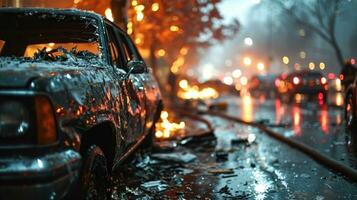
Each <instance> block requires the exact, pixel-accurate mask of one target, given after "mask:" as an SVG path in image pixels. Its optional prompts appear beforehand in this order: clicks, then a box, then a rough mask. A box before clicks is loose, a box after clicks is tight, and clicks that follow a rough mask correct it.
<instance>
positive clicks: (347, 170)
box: [197, 110, 357, 182]
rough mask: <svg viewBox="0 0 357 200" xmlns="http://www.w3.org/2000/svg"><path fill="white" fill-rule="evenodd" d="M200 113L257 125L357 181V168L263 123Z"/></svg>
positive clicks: (206, 112)
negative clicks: (285, 135)
mask: <svg viewBox="0 0 357 200" xmlns="http://www.w3.org/2000/svg"><path fill="white" fill-rule="evenodd" d="M197 113H198V114H205V115H211V116H217V117H220V118H223V119H227V120H230V121H233V122H237V123H242V124H246V125H250V126H253V127H256V128H258V129H260V130H261V131H263V132H265V133H266V134H267V135H268V136H270V137H272V138H274V139H276V140H278V141H280V142H282V143H285V144H287V145H289V146H291V147H293V148H295V149H297V150H299V151H300V152H303V153H304V154H306V155H307V156H309V157H310V158H312V159H313V160H315V161H316V162H318V163H320V164H321V165H324V166H326V167H327V168H330V169H332V170H334V171H335V172H337V173H340V174H342V175H343V176H345V177H346V178H347V179H348V180H351V181H354V182H357V170H355V169H353V168H351V167H349V166H347V165H344V164H343V163H341V162H339V161H336V160H334V159H332V158H330V157H328V156H326V155H324V154H322V153H320V152H318V151H316V150H315V149H313V148H311V147H309V146H307V145H305V144H302V143H300V142H297V141H295V140H293V139H290V138H287V137H284V136H283V135H281V134H279V133H277V132H275V131H273V130H271V129H269V128H267V127H266V126H265V125H263V124H261V123H256V122H247V121H244V120H242V119H240V118H237V117H232V116H229V115H227V114H224V113H222V112H217V111H201V110H198V111H197Z"/></svg>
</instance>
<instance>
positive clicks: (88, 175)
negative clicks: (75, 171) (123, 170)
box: [81, 145, 108, 199]
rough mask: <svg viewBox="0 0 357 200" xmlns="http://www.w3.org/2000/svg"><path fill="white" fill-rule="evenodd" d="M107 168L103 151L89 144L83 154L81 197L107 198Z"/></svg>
mask: <svg viewBox="0 0 357 200" xmlns="http://www.w3.org/2000/svg"><path fill="white" fill-rule="evenodd" d="M107 186H108V168H107V161H106V158H105V156H104V153H103V151H102V150H101V149H100V148H99V147H98V146H96V145H92V146H90V147H89V148H88V149H87V150H86V152H85V153H84V155H83V166H82V177H81V190H82V197H83V198H82V199H107Z"/></svg>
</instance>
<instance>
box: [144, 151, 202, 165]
mask: <svg viewBox="0 0 357 200" xmlns="http://www.w3.org/2000/svg"><path fill="white" fill-rule="evenodd" d="M151 157H152V158H154V159H158V160H164V161H173V162H178V163H189V162H192V161H194V160H196V158H197V156H196V155H194V154H192V153H155V154H152V155H151Z"/></svg>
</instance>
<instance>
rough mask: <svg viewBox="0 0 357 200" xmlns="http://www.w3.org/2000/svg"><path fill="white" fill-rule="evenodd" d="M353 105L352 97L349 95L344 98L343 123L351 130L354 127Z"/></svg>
mask: <svg viewBox="0 0 357 200" xmlns="http://www.w3.org/2000/svg"><path fill="white" fill-rule="evenodd" d="M354 111H355V105H354V103H353V96H352V94H351V93H349V94H348V95H347V97H346V104H345V122H346V128H347V129H349V130H352V129H353V127H355V126H356V116H355V114H354Z"/></svg>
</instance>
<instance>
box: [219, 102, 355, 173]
mask: <svg viewBox="0 0 357 200" xmlns="http://www.w3.org/2000/svg"><path fill="white" fill-rule="evenodd" d="M246 98H247V97H246ZM249 98H251V97H249ZM243 99H244V98H243ZM337 99H338V98H337ZM223 100H224V101H227V102H229V105H230V108H229V109H228V113H229V114H230V115H232V116H237V117H241V118H243V119H250V120H249V121H260V120H263V121H268V124H272V125H274V126H279V125H281V126H282V127H279V128H273V129H274V130H276V131H277V132H279V133H282V134H284V136H287V137H291V138H294V139H296V140H298V141H300V142H303V143H304V144H307V145H309V146H311V147H313V148H315V149H318V150H319V151H320V152H322V153H324V154H326V155H329V156H331V157H333V158H334V159H336V160H339V161H342V162H344V163H345V164H348V165H349V166H352V167H354V168H357V161H356V156H355V155H356V154H355V153H356V147H353V145H351V144H349V143H351V142H354V140H355V138H354V137H353V135H350V134H348V133H346V131H345V128H344V124H343V109H342V108H341V107H336V106H329V105H318V104H317V103H315V102H304V103H301V104H291V105H290V104H286V103H283V102H281V101H280V100H279V99H265V100H264V101H262V100H261V98H259V99H254V98H251V102H252V103H251V102H249V103H248V104H247V103H246V101H245V100H242V99H240V98H237V97H224V98H223ZM244 107H249V108H244ZM243 108H244V109H243ZM244 110H250V112H249V114H247V113H246V112H245V111H244ZM246 115H249V116H248V117H247V116H246ZM244 116H245V117H244ZM283 125H285V126H283Z"/></svg>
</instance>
